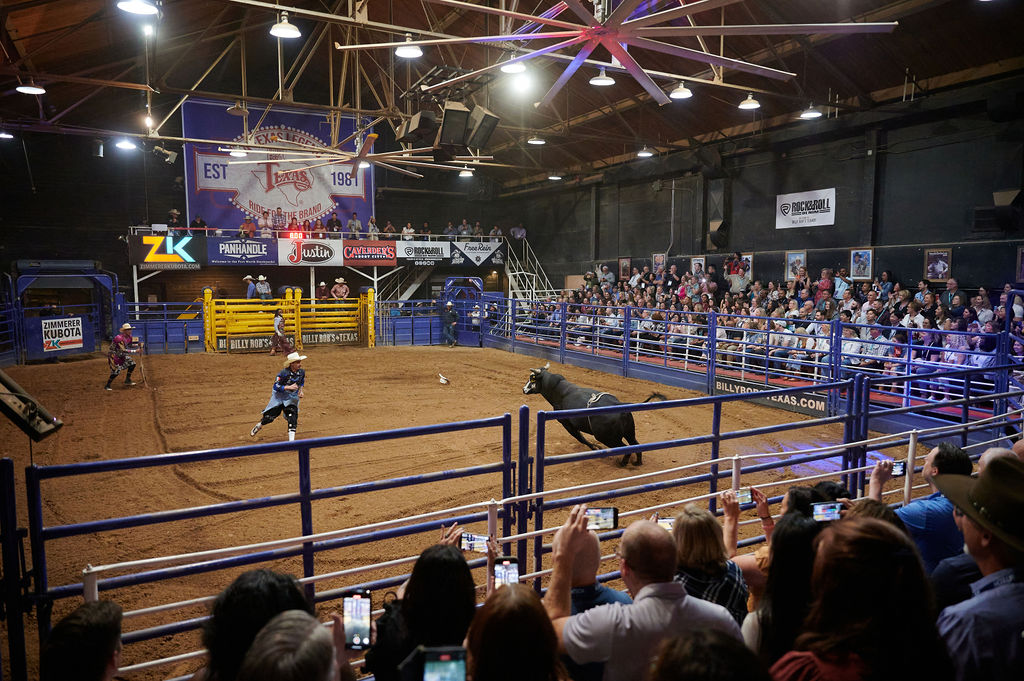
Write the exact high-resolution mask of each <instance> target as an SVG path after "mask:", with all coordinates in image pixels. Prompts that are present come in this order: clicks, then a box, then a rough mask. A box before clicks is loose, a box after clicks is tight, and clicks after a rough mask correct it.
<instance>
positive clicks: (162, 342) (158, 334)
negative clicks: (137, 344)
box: [125, 301, 205, 354]
mask: <svg viewBox="0 0 1024 681" xmlns="http://www.w3.org/2000/svg"><path fill="white" fill-rule="evenodd" d="M125 308H126V310H125V311H126V314H127V319H128V323H130V324H131V325H132V326H133V327H135V330H134V331H133V332H132V334H133V336H134V337H135V338H136V339H137V340H140V341H142V343H143V348H144V350H145V352H147V353H160V354H168V353H183V352H184V353H188V352H202V351H203V349H204V347H205V346H204V343H203V333H204V332H203V303H202V301H194V302H191V303H125Z"/></svg>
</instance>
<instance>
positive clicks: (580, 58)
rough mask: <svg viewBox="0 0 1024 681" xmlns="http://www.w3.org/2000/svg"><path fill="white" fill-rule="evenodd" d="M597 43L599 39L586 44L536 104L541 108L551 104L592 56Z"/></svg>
mask: <svg viewBox="0 0 1024 681" xmlns="http://www.w3.org/2000/svg"><path fill="white" fill-rule="evenodd" d="M597 45H598V41H596V40H591V41H590V42H588V43H587V44H586V45H584V46H583V48H582V49H581V50H580V51H579V52H577V53H576V56H575V57H574V58H573V60H572V61H571V62H569V65H568V66H566V67H565V70H564V71H562V75H560V76H559V77H558V80H556V81H555V82H554V84H552V86H551V88H550V89H548V91H547V94H545V95H544V96H543V97H542V98H541V100H540V101H539V102H537V103H535V104H534V106H535V107H538V108H539V107H542V106H548V105H549V104H551V100H553V99H554V98H555V95H557V94H558V92H559V91H560V90H561V89H562V87H563V86H564V85H565V84H566V83H568V82H569V79H570V78H572V76H573V74H574V73H576V71H577V70H578V69H579V68H580V66H582V65H583V62H585V61H586V60H587V57H589V56H590V53H591V52H593V51H594V48H596V47H597Z"/></svg>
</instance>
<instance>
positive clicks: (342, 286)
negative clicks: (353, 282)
mask: <svg viewBox="0 0 1024 681" xmlns="http://www.w3.org/2000/svg"><path fill="white" fill-rule="evenodd" d="M331 297H332V298H334V299H335V300H344V299H345V298H348V284H346V283H345V279H344V277H338V278H337V279H335V280H334V286H332V287H331Z"/></svg>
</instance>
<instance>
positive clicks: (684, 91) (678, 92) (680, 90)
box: [668, 83, 693, 99]
mask: <svg viewBox="0 0 1024 681" xmlns="http://www.w3.org/2000/svg"><path fill="white" fill-rule="evenodd" d="M668 96H669V97H670V98H671V99H689V98H690V97H693V92H691V91H690V88H688V87H686V84H685V83H679V85H676V87H675V89H674V90H672V92H670V93H668Z"/></svg>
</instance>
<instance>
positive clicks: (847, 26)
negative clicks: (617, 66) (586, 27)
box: [623, 21, 899, 38]
mask: <svg viewBox="0 0 1024 681" xmlns="http://www.w3.org/2000/svg"><path fill="white" fill-rule="evenodd" d="M897 26H899V22H896V21H883V22H872V23H854V22H843V23H836V24H751V25H734V26H643V27H640V28H638V29H635V31H623V34H629V33H633V34H635V35H640V36H644V37H647V38H669V37H672V38H685V37H689V36H720V35H814V34H818V33H827V34H852V33H892V31H893V30H894V29H895V28H896V27H897Z"/></svg>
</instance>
